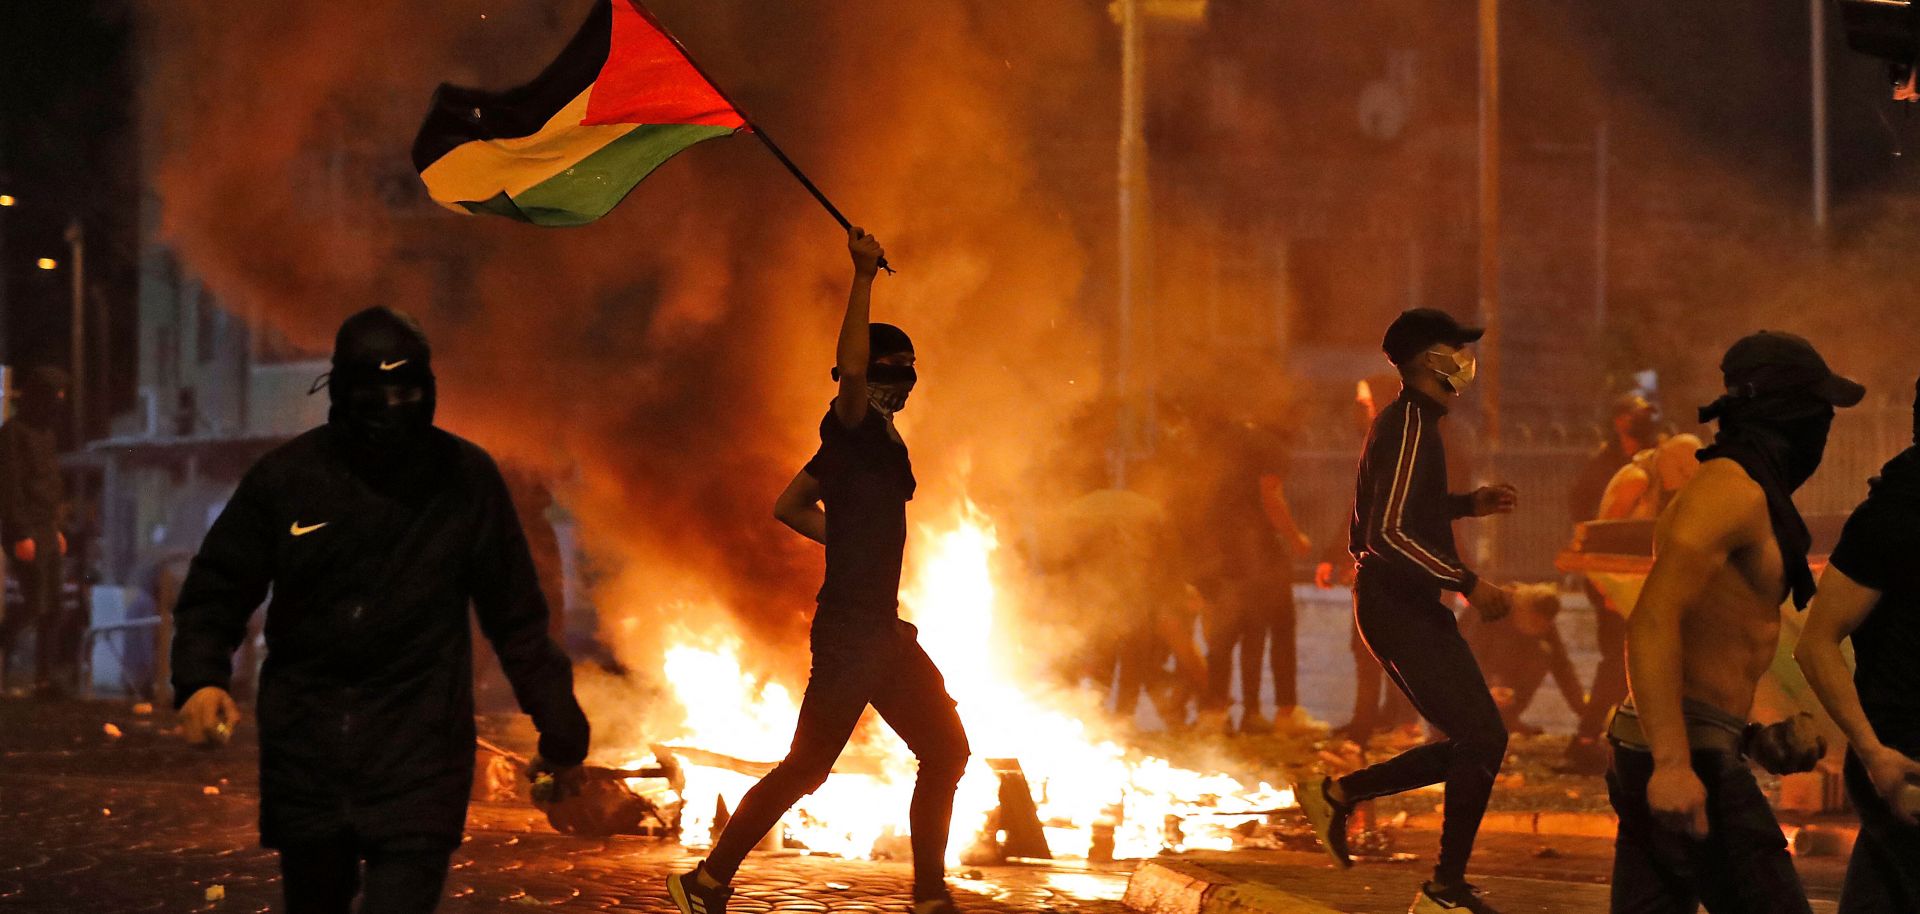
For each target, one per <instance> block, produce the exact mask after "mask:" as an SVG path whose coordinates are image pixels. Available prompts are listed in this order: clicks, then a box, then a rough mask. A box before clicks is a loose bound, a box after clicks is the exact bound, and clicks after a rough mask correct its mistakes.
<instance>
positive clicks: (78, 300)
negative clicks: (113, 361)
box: [66, 218, 87, 450]
mask: <svg viewBox="0 0 1920 914" xmlns="http://www.w3.org/2000/svg"><path fill="white" fill-rule="evenodd" d="M66 237H67V250H68V251H70V252H71V256H72V258H73V268H72V269H71V270H69V271H67V277H68V280H69V281H70V282H71V284H72V289H73V304H72V307H73V314H72V330H73V335H72V339H71V341H70V348H69V354H68V358H69V360H70V364H69V367H68V369H67V373H68V374H69V375H71V376H72V378H73V380H72V382H71V383H72V384H73V387H72V388H71V393H70V394H69V397H70V402H71V403H72V404H73V406H72V409H71V413H72V416H73V447H74V449H75V450H79V448H80V445H81V444H83V443H84V442H85V441H86V433H87V259H86V258H87V239H86V233H85V232H84V231H83V230H82V229H81V228H80V220H79V219H77V218H76V219H72V220H70V221H68V222H67V233H66Z"/></svg>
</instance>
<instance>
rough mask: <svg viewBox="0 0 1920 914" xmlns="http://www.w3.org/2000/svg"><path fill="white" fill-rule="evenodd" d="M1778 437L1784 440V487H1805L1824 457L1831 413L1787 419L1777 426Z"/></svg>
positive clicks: (1831, 420)
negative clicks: (1785, 445) (1785, 484)
mask: <svg viewBox="0 0 1920 914" xmlns="http://www.w3.org/2000/svg"><path fill="white" fill-rule="evenodd" d="M1779 428H1780V433H1781V434H1782V435H1783V436H1784V437H1785V438H1786V440H1787V450H1786V454H1785V458H1784V466H1783V467H1782V468H1783V469H1784V470H1785V471H1786V480H1785V481H1786V483H1787V484H1788V485H1790V486H1792V487H1793V488H1795V489H1798V488H1800V487H1801V486H1803V485H1805V484H1806V482H1807V480H1808V479H1811V478H1813V472H1814V471H1815V470H1818V469H1820V461H1821V459H1822V458H1824V457H1825V456H1826V454H1827V438H1828V436H1829V435H1830V434H1831V433H1832V431H1833V411H1832V410H1831V409H1829V410H1827V411H1826V412H1825V413H1824V414H1819V415H1812V416H1804V417H1802V418H1799V419H1788V420H1786V421H1783V422H1781V423H1780V424H1779Z"/></svg>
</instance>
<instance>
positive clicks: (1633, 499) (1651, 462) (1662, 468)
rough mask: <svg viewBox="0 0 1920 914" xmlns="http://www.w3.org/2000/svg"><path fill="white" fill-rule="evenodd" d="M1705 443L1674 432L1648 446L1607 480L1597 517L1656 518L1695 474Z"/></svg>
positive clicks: (1695, 437)
mask: <svg viewBox="0 0 1920 914" xmlns="http://www.w3.org/2000/svg"><path fill="white" fill-rule="evenodd" d="M1703 447H1706V445H1705V444H1704V443H1702V442H1701V441H1700V438H1699V437H1698V436H1695V435H1686V434H1682V435H1675V436H1673V437H1671V438H1668V439H1666V440H1665V441H1662V442H1660V443H1659V444H1658V445H1656V446H1654V447H1650V448H1647V449H1646V450H1644V451H1641V452H1640V453H1638V454H1635V455H1633V459H1632V460H1631V461H1628V463H1627V465H1626V466H1623V467H1621V468H1620V470H1619V472H1616V473H1614V474H1613V479H1612V480H1610V481H1608V482H1607V488H1606V491H1605V493H1604V494H1602V495H1601V496H1600V513H1599V514H1597V515H1595V516H1594V519H1595V520H1653V519H1654V518H1656V517H1659V516H1660V511H1661V510H1662V509H1664V508H1665V507H1666V506H1667V502H1669V501H1671V500H1672V499H1673V493H1675V492H1678V491H1680V487H1681V486H1684V485H1686V484H1687V480H1689V479H1692V478H1693V474H1694V473H1695V472H1696V471H1698V470H1699V469H1700V456H1699V452H1700V449H1701V448H1703Z"/></svg>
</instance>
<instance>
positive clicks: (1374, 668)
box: [1341, 625, 1418, 745]
mask: <svg viewBox="0 0 1920 914" xmlns="http://www.w3.org/2000/svg"><path fill="white" fill-rule="evenodd" d="M1347 646H1348V649H1350V650H1352V651H1353V717H1352V718H1351V719H1349V720H1348V721H1347V724H1346V726H1344V727H1342V728H1341V729H1342V730H1344V731H1345V732H1346V733H1347V735H1348V736H1349V737H1350V738H1351V739H1353V741H1354V742H1357V743H1360V744H1362V745H1364V744H1365V743H1366V742H1367V737H1368V736H1370V735H1372V734H1374V733H1377V732H1379V731H1381V730H1386V729H1389V728H1392V727H1398V726H1401V725H1402V724H1411V723H1414V722H1415V721H1417V720H1418V715H1417V714H1416V713H1415V712H1414V710H1413V705H1412V704H1411V703H1409V702H1408V701H1407V696H1406V695H1404V694H1402V693H1401V691H1400V689H1399V687H1397V686H1394V685H1392V684H1390V683H1389V682H1388V681H1387V673H1386V671H1385V670H1383V669H1381V668H1380V661H1378V660H1375V659H1373V653H1372V652H1371V651H1369V650H1367V639H1366V638H1365V637H1363V636H1361V634H1360V627H1359V626H1357V625H1356V626H1354V629H1353V637H1351V638H1349V639H1348V642H1347ZM1383 686H1384V687H1385V688H1382V687H1383ZM1382 695H1384V696H1385V698H1386V700H1385V701H1384V702H1383V701H1381V697H1382Z"/></svg>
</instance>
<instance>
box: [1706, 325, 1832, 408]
mask: <svg viewBox="0 0 1920 914" xmlns="http://www.w3.org/2000/svg"><path fill="white" fill-rule="evenodd" d="M1720 374H1721V377H1722V378H1723V379H1724V380H1725V381H1726V385H1727V392H1728V393H1730V394H1734V395H1738V396H1748V397H1753V396H1764V395H1767V394H1773V393H1783V392H1786V391H1793V390H1805V391H1807V392H1810V393H1812V394H1813V395H1814V396H1815V397H1818V398H1819V399H1820V400H1821V401H1823V402H1825V403H1827V404H1829V405H1832V406H1838V407H1848V406H1853V405H1855V404H1857V403H1859V402H1860V399H1861V398H1862V397H1865V396H1866V395H1867V389H1866V388H1865V387H1862V386H1861V385H1860V382H1858V381H1855V380H1853V379H1852V378H1848V377H1843V376H1841V375H1838V374H1835V373H1834V372H1833V369H1831V368H1829V367H1827V360H1826V359H1823V358H1821V357H1820V351H1819V350H1817V349H1815V348H1813V344H1812V343H1809V342H1807V341H1806V339H1805V338H1803V337H1799V336H1795V335H1794V334H1791V333H1783V332H1781V331H1778V330H1762V331H1760V332H1758V333H1754V334H1749V335H1747V336H1744V337H1741V338H1740V339H1739V341H1737V342H1735V343H1734V344H1733V345H1732V346H1731V347H1729V348H1728V349H1727V354H1726V355H1725V356H1724V357H1722V358H1721V359H1720Z"/></svg>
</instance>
